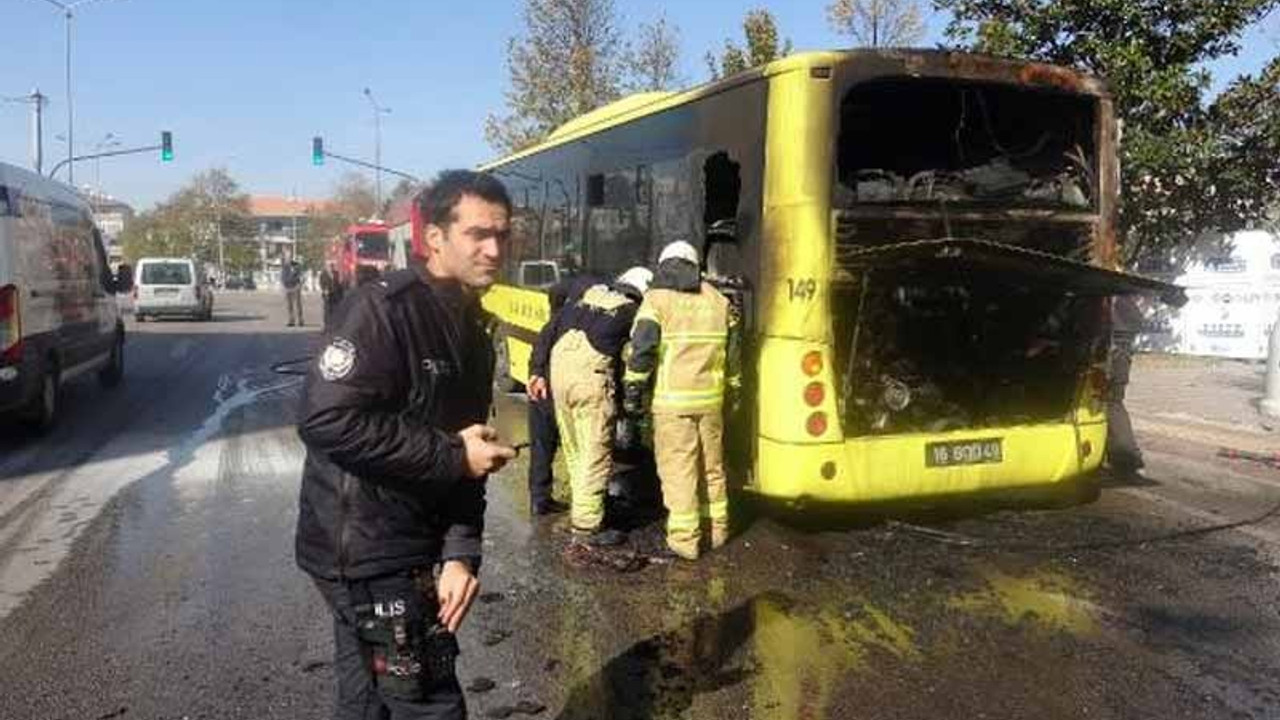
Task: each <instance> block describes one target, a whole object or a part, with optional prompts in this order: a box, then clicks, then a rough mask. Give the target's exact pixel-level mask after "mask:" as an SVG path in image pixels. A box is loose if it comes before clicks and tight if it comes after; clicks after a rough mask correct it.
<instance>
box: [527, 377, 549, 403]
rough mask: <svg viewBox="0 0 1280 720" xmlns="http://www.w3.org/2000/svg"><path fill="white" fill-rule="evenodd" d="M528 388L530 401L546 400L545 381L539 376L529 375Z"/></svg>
mask: <svg viewBox="0 0 1280 720" xmlns="http://www.w3.org/2000/svg"><path fill="white" fill-rule="evenodd" d="M528 388H529V399H530V400H533V401H535V402H542V401H543V400H546V399H547V379H546V378H544V377H542V376H541V375H531V376H530V377H529V385H528Z"/></svg>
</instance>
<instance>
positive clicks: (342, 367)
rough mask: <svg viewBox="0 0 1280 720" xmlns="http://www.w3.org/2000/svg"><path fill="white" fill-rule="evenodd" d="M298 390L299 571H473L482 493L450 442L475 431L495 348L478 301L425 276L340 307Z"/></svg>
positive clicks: (403, 276) (361, 292) (395, 278)
mask: <svg viewBox="0 0 1280 720" xmlns="http://www.w3.org/2000/svg"><path fill="white" fill-rule="evenodd" d="M332 322H333V324H332V327H331V328H330V330H329V333H328V334H327V335H326V338H325V347H324V349H323V351H322V352H321V354H320V356H319V358H318V360H317V361H316V362H314V363H312V366H311V368H310V371H309V372H308V375H307V380H306V384H305V385H304V389H303V397H302V403H301V409H300V413H299V421H298V434H299V435H300V436H301V438H302V441H303V443H305V445H306V450H307V456H306V462H305V465H304V467H303V474H302V492H301V498H300V501H299V512H298V528H297V535H296V550H297V561H298V565H299V566H300V567H302V569H303V570H305V571H307V572H308V573H310V574H312V575H315V576H318V577H322V578H325V579H330V580H339V579H361V578H368V577H373V576H376V575H382V574H386V573H392V572H397V571H400V570H405V569H409V568H414V567H422V566H425V565H430V564H433V563H435V562H437V561H439V560H441V559H444V560H451V559H461V560H466V561H469V562H470V564H471V566H472V568H473V569H474V568H478V567H479V562H480V540H481V533H482V531H483V527H484V509H485V499H484V483H483V482H480V481H477V480H473V479H469V478H466V477H465V470H464V469H465V461H466V460H465V452H464V449H463V443H462V440H461V439H460V438H459V437H458V435H457V432H458V431H459V430H462V429H463V428H465V427H467V426H469V425H472V424H475V423H483V422H485V420H486V418H487V416H488V413H489V408H490V403H491V401H492V393H493V391H492V387H493V385H492V383H493V361H494V357H493V347H492V345H491V342H490V339H489V336H488V333H487V331H486V318H485V314H484V312H483V310H482V309H481V308H480V304H479V302H478V300H477V299H476V298H475V297H474V296H473V295H472V294H470V293H468V292H466V291H465V290H464V289H463V288H462V287H461V286H460V285H458V284H456V283H453V282H449V281H440V280H436V279H435V278H432V277H431V276H430V274H428V273H427V272H426V270H425V269H416V270H402V271H399V272H395V273H392V274H391V275H389V276H387V277H386V278H385V279H383V280H379V281H377V282H373V283H369V284H367V285H365V286H363V287H361V288H359V289H358V290H356V291H355V292H353V293H351V294H350V295H349V297H348V298H347V299H346V300H345V301H344V302H343V304H342V305H341V306H340V308H339V310H338V312H337V315H336V317H334V318H333V321H332Z"/></svg>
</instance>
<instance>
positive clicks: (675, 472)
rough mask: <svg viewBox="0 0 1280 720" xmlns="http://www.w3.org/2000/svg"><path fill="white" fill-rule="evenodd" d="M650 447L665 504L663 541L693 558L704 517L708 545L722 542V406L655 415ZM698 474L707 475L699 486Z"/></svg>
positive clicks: (725, 516)
mask: <svg viewBox="0 0 1280 720" xmlns="http://www.w3.org/2000/svg"><path fill="white" fill-rule="evenodd" d="M653 446H654V456H655V459H656V460H657V463H658V476H659V477H661V478H662V502H663V504H664V505H666V507H667V545H668V546H669V547H670V548H671V550H672V551H674V552H675V553H676V554H677V555H680V556H681V557H684V558H688V559H690V560H694V559H697V557H698V550H699V545H700V542H701V540H702V519H703V518H707V519H708V520H709V521H710V529H711V537H710V540H711V547H712V548H718V547H720V546H721V545H724V543H725V540H727V539H728V537H729V500H728V496H727V494H726V492H725V475H724V421H723V419H721V416H720V410H719V409H718V408H717V409H716V410H714V411H712V412H709V413H703V414H694V415H684V414H679V415H676V414H668V413H655V414H654V416H653ZM699 478H704V479H705V484H704V485H703V486H702V487H699Z"/></svg>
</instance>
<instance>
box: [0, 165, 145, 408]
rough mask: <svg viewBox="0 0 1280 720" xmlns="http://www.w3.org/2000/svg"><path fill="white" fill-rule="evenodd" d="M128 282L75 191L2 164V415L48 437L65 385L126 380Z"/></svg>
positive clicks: (0, 377)
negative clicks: (116, 270) (123, 301)
mask: <svg viewBox="0 0 1280 720" xmlns="http://www.w3.org/2000/svg"><path fill="white" fill-rule="evenodd" d="M122 281H123V285H127V284H128V279H127V278H117V277H115V276H113V275H112V273H111V269H110V267H109V266H108V265H107V255H106V251H105V250H104V249H103V246H102V236H101V235H100V234H99V233H98V229H97V228H96V227H94V225H93V216H92V214H91V211H90V207H89V205H88V203H86V202H85V201H84V199H83V198H81V197H80V195H78V194H77V193H76V191H75V190H74V189H73V188H71V187H69V186H67V185H63V184H62V183H59V182H55V181H53V180H49V179H47V178H44V177H41V176H40V175H37V174H35V173H33V172H30V171H28V170H24V169H22V168H20V167H16V166H14V165H8V164H5V163H0V418H5V419H9V418H13V417H19V418H21V419H24V420H26V421H27V422H29V423H30V424H31V425H32V426H33V427H35V428H36V429H39V430H44V429H47V428H49V427H50V426H52V425H53V422H54V419H55V417H56V416H57V412H58V401H59V394H60V393H59V391H60V389H61V387H62V385H63V383H66V382H68V381H70V380H72V379H74V378H76V377H78V376H80V375H85V374H88V373H90V372H96V373H97V374H98V381H99V382H100V383H101V384H102V385H103V386H105V387H111V386H114V385H116V384H117V383H119V382H120V380H121V378H122V377H123V376H124V323H123V322H121V320H120V311H119V308H118V306H117V304H116V292H117V290H126V289H127V288H126V287H123V286H122Z"/></svg>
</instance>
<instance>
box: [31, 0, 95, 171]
mask: <svg viewBox="0 0 1280 720" xmlns="http://www.w3.org/2000/svg"><path fill="white" fill-rule="evenodd" d="M44 1H45V2H47V3H49V4H50V5H52V6H54V7H56V8H58V9H59V10H61V11H62V16H63V17H64V18H66V21H67V63H66V65H67V182H68V183H69V184H71V185H75V184H76V164H75V162H74V160H73V158H74V156H75V123H74V112H73V109H74V108H73V102H72V99H71V98H72V95H71V20H72V18H73V15H72V11H73V10H75V9H76V8H78V7H81V6H83V5H88V4H89V3H93V2H98V0H75V2H69V3H67V2H60V1H59V0H44Z"/></svg>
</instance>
